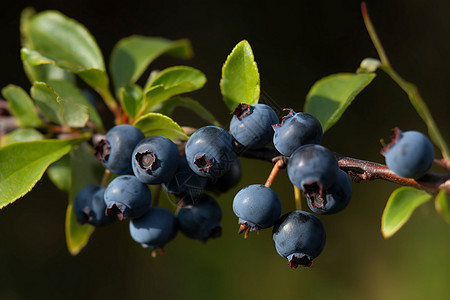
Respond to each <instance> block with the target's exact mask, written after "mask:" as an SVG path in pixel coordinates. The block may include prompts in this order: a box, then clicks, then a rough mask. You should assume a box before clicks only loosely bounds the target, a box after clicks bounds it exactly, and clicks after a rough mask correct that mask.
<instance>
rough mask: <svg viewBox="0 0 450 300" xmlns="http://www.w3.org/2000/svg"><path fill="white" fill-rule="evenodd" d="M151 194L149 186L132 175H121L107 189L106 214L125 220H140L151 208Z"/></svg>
mask: <svg viewBox="0 0 450 300" xmlns="http://www.w3.org/2000/svg"><path fill="white" fill-rule="evenodd" d="M151 199H152V197H151V192H150V189H149V188H148V186H147V185H146V184H144V183H142V182H141V181H139V180H138V179H137V178H136V177H134V176H132V175H121V176H119V177H116V178H115V179H114V180H113V181H111V182H110V183H109V184H108V186H107V187H106V191H105V203H106V207H107V208H106V214H107V215H117V218H118V219H119V220H123V219H124V218H139V217H140V216H142V215H143V214H144V213H145V212H146V211H147V210H148V208H149V206H150V202H151Z"/></svg>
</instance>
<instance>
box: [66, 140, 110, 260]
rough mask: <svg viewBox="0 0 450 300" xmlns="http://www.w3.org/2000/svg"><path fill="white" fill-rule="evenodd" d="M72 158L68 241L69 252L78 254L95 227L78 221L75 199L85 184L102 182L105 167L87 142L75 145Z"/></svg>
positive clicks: (67, 228) (71, 154) (67, 213)
mask: <svg viewBox="0 0 450 300" xmlns="http://www.w3.org/2000/svg"><path fill="white" fill-rule="evenodd" d="M70 158H71V161H72V165H71V169H72V176H71V177H72V185H71V187H70V192H69V203H68V206H67V211H66V243H67V248H68V249H69V252H70V253H71V254H72V255H77V254H78V253H79V252H80V251H81V249H83V248H84V247H85V246H86V245H87V243H88V241H89V237H90V236H91V234H92V233H93V232H94V227H93V226H91V225H89V224H85V225H80V224H78V223H77V220H76V217H75V213H74V212H73V209H72V205H73V200H74V199H75V196H76V195H77V194H78V192H79V191H81V189H83V188H84V187H85V186H87V185H89V184H100V181H101V178H102V174H103V172H104V170H105V168H104V167H103V166H102V165H101V164H100V162H99V161H98V160H97V159H95V157H94V155H93V154H92V148H90V147H89V145H88V144H87V143H82V144H80V145H79V146H75V147H74V148H73V150H72V151H71V152H70Z"/></svg>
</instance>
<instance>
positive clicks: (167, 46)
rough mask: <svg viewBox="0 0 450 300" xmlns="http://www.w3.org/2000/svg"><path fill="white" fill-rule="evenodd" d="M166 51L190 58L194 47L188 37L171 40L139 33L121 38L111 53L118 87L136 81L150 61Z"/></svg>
mask: <svg viewBox="0 0 450 300" xmlns="http://www.w3.org/2000/svg"><path fill="white" fill-rule="evenodd" d="M164 53H167V54H171V55H173V56H176V57H180V58H190V57H191V56H192V47H191V44H190V42H189V40H187V39H182V40H177V41H171V40H167V39H164V38H159V37H145V36H139V35H133V36H130V37H127V38H124V39H121V40H120V41H119V42H118V43H117V44H116V45H115V46H114V48H113V51H112V53H111V75H112V78H113V81H114V85H115V87H116V89H117V90H118V89H120V88H121V87H124V86H126V85H128V84H130V83H135V82H136V81H137V80H138V79H139V77H141V75H142V74H143V73H144V71H145V70H146V69H147V68H148V66H149V65H150V63H151V62H152V61H154V60H155V59H156V58H157V57H158V56H160V55H162V54H164Z"/></svg>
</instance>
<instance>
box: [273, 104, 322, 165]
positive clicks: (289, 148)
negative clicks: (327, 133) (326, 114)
mask: <svg viewBox="0 0 450 300" xmlns="http://www.w3.org/2000/svg"><path fill="white" fill-rule="evenodd" d="M273 129H274V131H275V133H274V135H273V144H274V146H275V148H276V149H277V150H278V151H279V152H280V153H281V154H283V155H285V156H290V155H291V154H292V153H293V152H294V151H295V150H296V149H297V148H298V147H300V146H303V145H307V144H320V143H321V141H322V134H323V132H322V126H321V125H320V122H319V120H317V119H316V118H315V117H314V116H313V115H311V114H308V113H305V112H298V113H295V112H294V111H293V110H292V109H289V114H288V115H286V116H284V117H283V120H282V121H281V123H280V124H277V125H274V126H273Z"/></svg>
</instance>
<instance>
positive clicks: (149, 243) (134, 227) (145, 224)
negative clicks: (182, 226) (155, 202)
mask: <svg viewBox="0 0 450 300" xmlns="http://www.w3.org/2000/svg"><path fill="white" fill-rule="evenodd" d="M177 232H178V223H177V219H176V218H175V215H174V214H173V213H172V212H171V211H170V210H168V209H167V208H165V207H160V206H152V207H150V209H149V210H148V211H147V212H146V213H145V214H144V215H143V216H142V217H140V218H137V219H132V220H131V221H130V234H131V237H132V238H133V239H134V240H135V241H136V242H138V243H140V244H141V245H142V247H144V248H147V247H150V248H152V249H155V248H163V247H164V246H165V245H166V244H167V243H168V242H170V241H171V240H172V239H174V238H175V236H176V234H177Z"/></svg>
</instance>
